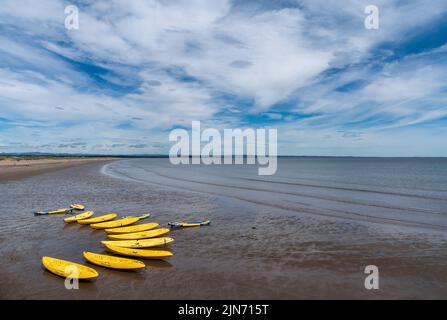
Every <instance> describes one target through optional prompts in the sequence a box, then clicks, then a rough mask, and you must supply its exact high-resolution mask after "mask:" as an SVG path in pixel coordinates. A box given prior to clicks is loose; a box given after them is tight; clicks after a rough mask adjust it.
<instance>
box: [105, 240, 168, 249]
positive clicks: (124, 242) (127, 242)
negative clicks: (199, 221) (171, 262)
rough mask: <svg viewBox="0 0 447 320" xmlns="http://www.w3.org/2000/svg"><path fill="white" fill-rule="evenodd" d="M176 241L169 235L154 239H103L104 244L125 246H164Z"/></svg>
mask: <svg viewBox="0 0 447 320" xmlns="http://www.w3.org/2000/svg"><path fill="white" fill-rule="evenodd" d="M171 242H174V239H172V238H169V237H161V238H153V239H141V240H120V241H107V240H104V241H101V243H102V244H103V245H106V244H111V245H113V246H118V247H124V248H149V247H158V246H163V245H166V244H168V243H171Z"/></svg>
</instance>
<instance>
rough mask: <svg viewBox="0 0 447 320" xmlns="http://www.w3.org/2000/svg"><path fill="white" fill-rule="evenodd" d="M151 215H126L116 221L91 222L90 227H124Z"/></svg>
mask: <svg viewBox="0 0 447 320" xmlns="http://www.w3.org/2000/svg"><path fill="white" fill-rule="evenodd" d="M148 216H149V214H143V215H141V216H138V217H126V218H122V219H119V220H115V221H109V222H102V223H94V224H91V225H90V227H92V228H95V229H108V228H116V227H124V226H128V225H130V224H133V223H135V222H137V221H140V220H141V219H145V218H147V217H148Z"/></svg>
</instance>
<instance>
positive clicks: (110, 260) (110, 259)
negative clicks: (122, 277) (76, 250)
mask: <svg viewBox="0 0 447 320" xmlns="http://www.w3.org/2000/svg"><path fill="white" fill-rule="evenodd" d="M83 254H84V258H85V259H87V260H88V261H90V262H91V263H93V264H97V265H98V266H102V267H106V268H112V269H125V270H135V269H142V268H144V267H146V265H145V264H144V262H141V261H138V260H134V259H126V258H121V257H114V256H109V255H105V254H97V253H93V252H87V251H84V253H83Z"/></svg>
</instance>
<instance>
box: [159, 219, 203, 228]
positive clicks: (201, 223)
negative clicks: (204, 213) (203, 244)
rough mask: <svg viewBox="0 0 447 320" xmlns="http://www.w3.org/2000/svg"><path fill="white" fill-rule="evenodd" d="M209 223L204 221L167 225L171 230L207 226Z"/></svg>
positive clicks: (170, 223)
mask: <svg viewBox="0 0 447 320" xmlns="http://www.w3.org/2000/svg"><path fill="white" fill-rule="evenodd" d="M210 223H211V221H209V220H205V221H188V222H186V221H181V222H169V223H168V225H169V226H170V227H173V228H187V227H201V226H208V225H209V224H210Z"/></svg>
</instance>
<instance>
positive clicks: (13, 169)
mask: <svg viewBox="0 0 447 320" xmlns="http://www.w3.org/2000/svg"><path fill="white" fill-rule="evenodd" d="M116 160H122V158H113V157H110V158H101V157H98V158H60V159H49V158H38V159H11V158H8V159H2V160H0V183H2V182H6V181H12V180H20V179H25V178H28V177H32V176H36V175H40V174H43V173H47V172H52V171H56V170H61V169H65V168H70V167H73V166H80V165H84V164H88V163H97V162H111V161H116Z"/></svg>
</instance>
